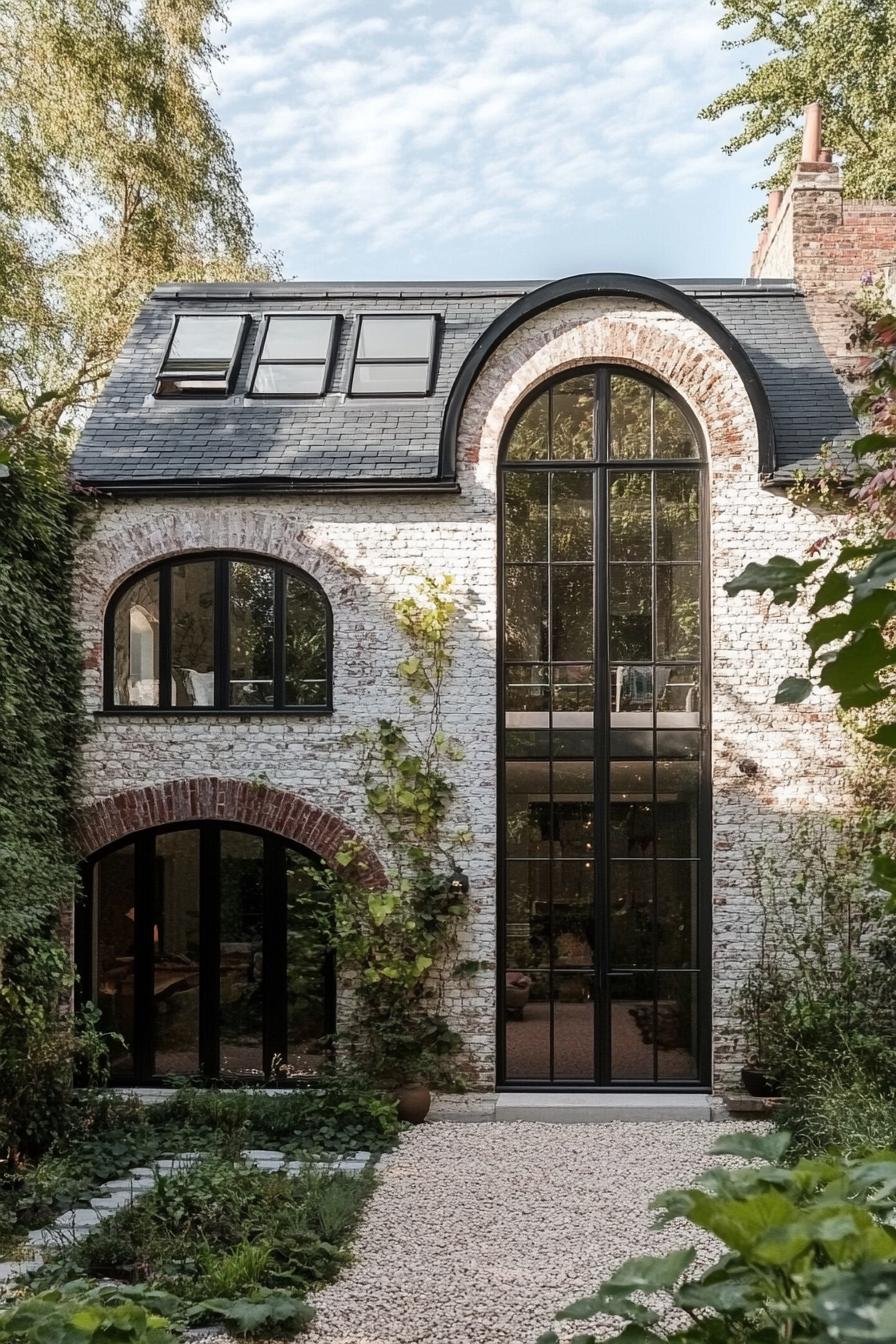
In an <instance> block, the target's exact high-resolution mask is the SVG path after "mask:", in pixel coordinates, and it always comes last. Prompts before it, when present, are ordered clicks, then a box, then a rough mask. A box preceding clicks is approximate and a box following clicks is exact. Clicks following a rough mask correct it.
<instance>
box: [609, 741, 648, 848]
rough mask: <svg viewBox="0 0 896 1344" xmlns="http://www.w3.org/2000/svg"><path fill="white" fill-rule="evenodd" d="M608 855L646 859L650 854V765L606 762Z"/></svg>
mask: <svg viewBox="0 0 896 1344" xmlns="http://www.w3.org/2000/svg"><path fill="white" fill-rule="evenodd" d="M609 820H610V853H611V854H614V855H618V856H620V857H622V858H629V859H636V858H647V857H649V856H650V855H651V854H652V853H653V762H652V761H611V762H610V819H609Z"/></svg>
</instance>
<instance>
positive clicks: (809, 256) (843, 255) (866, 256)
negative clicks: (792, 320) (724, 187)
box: [752, 166, 896, 378]
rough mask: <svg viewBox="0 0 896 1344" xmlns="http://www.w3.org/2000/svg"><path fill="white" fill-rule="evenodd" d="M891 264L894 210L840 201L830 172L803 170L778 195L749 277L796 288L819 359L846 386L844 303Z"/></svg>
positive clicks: (848, 312)
mask: <svg viewBox="0 0 896 1344" xmlns="http://www.w3.org/2000/svg"><path fill="white" fill-rule="evenodd" d="M894 260H896V203H893V202H889V201H868V202H862V201H850V200H846V201H845V200H844V199H843V188H842V184H841V179H840V173H839V171H838V170H837V169H836V168H819V170H818V171H810V170H809V169H808V168H806V167H805V166H804V168H803V169H802V170H801V171H798V172H797V173H796V174H795V175H794V180H793V182H792V183H791V185H790V187H789V188H788V189H787V191H786V192H785V194H784V199H783V201H782V202H781V206H780V208H779V210H778V213H777V215H776V216H775V218H774V220H773V221H772V224H771V226H770V228H769V229H768V231H767V236H766V238H765V241H764V243H763V245H762V247H761V248H760V250H759V253H758V256H757V259H756V261H755V262H754V266H753V271H752V273H753V274H754V275H756V276H759V277H765V278H768V279H780V278H783V277H792V278H793V279H794V280H796V282H797V284H798V285H799V286H800V287H801V288H802V289H803V290H804V291H805V295H806V304H807V307H808V309H809V313H810V315H811V318H812V322H813V324H814V326H815V328H816V330H817V332H818V334H819V337H820V339H821V343H822V345H823V346H824V349H825V352H826V353H827V355H828V357H829V359H830V360H831V363H832V364H833V365H834V367H835V369H837V371H838V373H840V374H841V375H842V376H843V377H844V378H847V377H848V375H849V374H850V372H851V370H852V368H853V367H854V364H855V356H854V355H852V354H851V353H850V352H849V350H848V349H847V342H848V340H849V337H850V335H851V333H852V330H853V327H854V325H855V316H854V314H853V312H852V301H853V298H854V296H855V294H856V291H857V290H858V289H859V287H860V284H861V278H862V274H863V272H865V271H870V272H871V273H872V275H874V277H875V278H878V277H879V276H880V275H881V274H882V273H883V272H884V270H885V268H886V267H887V266H888V265H889V264H890V263H892V262H893V261H894Z"/></svg>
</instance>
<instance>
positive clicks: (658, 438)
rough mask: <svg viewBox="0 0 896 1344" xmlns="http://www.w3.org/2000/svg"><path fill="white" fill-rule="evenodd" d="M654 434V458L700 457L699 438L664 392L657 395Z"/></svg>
mask: <svg viewBox="0 0 896 1344" xmlns="http://www.w3.org/2000/svg"><path fill="white" fill-rule="evenodd" d="M653 434H654V438H653V445H654V446H653V455H654V457H699V456H700V449H699V446H698V443H697V438H696V436H695V434H694V431H693V430H692V429H691V427H690V425H689V424H688V422H687V420H686V419H685V416H684V412H683V411H682V410H681V408H680V407H679V406H677V405H676V403H675V402H674V401H672V400H671V398H670V397H666V396H663V394H662V392H657V394H656V407H655V410H654V431H653Z"/></svg>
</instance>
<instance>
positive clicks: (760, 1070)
mask: <svg viewBox="0 0 896 1344" xmlns="http://www.w3.org/2000/svg"><path fill="white" fill-rule="evenodd" d="M776 981H777V977H776V976H775V974H774V967H773V966H772V965H771V964H770V963H769V960H768V958H767V956H766V955H765V946H764V943H763V947H762V950H761V953H760V956H759V959H758V960H757V962H756V964H755V965H754V966H753V968H752V969H751V970H750V971H749V972H748V973H747V975H746V977H745V978H744V980H743V981H742V983H741V986H740V991H739V994H738V1010H739V1015H740V1019H741V1024H742V1026H743V1029H744V1036H745V1038H746V1042H747V1051H746V1055H745V1057H744V1064H743V1068H742V1069H741V1071H740V1080H741V1082H742V1083H743V1087H744V1091H745V1092H746V1093H747V1094H748V1096H751V1097H778V1096H780V1095H781V1093H780V1088H779V1086H778V1084H777V1082H776V1081H775V1079H774V1078H773V1077H772V1076H771V1075H770V1074H769V1072H768V1067H767V1063H766V1060H765V1057H764V1054H763V1050H764V1045H765V1041H766V1037H767V1031H766V1027H767V1025H768V1021H769V1014H770V1013H771V1012H773V1010H774V1006H775V999H776V990H777V989H779V988H780V987H779V986H777V984H776Z"/></svg>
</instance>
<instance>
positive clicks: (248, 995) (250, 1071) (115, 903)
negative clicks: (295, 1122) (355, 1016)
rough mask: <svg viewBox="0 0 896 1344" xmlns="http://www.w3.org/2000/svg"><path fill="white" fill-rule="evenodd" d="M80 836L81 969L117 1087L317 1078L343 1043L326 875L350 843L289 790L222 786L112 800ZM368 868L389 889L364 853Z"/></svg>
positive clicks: (349, 834)
mask: <svg viewBox="0 0 896 1344" xmlns="http://www.w3.org/2000/svg"><path fill="white" fill-rule="evenodd" d="M77 824H78V838H79V844H80V848H81V851H82V853H83V854H84V857H85V863H84V877H85V893H86V899H85V900H84V901H83V902H81V903H80V905H79V907H78V912H77V917H76V938H75V952H76V961H77V964H78V969H79V977H80V982H81V992H82V996H83V997H84V998H90V999H91V1000H92V1001H93V1002H94V1003H96V1004H97V1006H98V1007H99V1009H100V1013H101V1018H102V1025H103V1027H104V1029H105V1030H107V1031H109V1032H110V1033H113V1035H112V1037H111V1039H112V1041H113V1046H112V1050H111V1059H112V1080H113V1082H117V1083H122V1084H134V1083H137V1084H152V1083H158V1082H159V1081H162V1080H164V1079H165V1078H166V1077H169V1076H171V1075H172V1074H175V1075H186V1076H192V1075H196V1074H201V1075H204V1076H206V1077H209V1078H218V1079H222V1080H232V1081H237V1080H240V1079H242V1080H248V1079H254V1080H256V1081H258V1080H259V1078H261V1077H269V1076H271V1075H272V1074H273V1073H274V1072H277V1073H278V1074H280V1075H281V1076H282V1075H283V1074H284V1073H285V1074H287V1075H288V1076H292V1077H303V1076H305V1077H307V1076H310V1075H313V1074H314V1073H315V1072H316V1070H317V1068H318V1067H319V1065H320V1063H321V1062H322V1060H323V1059H324V1058H325V1055H326V1050H327V1042H328V1039H329V1038H330V1037H331V1035H332V1032H333V1030H334V1028H335V975H334V966H333V958H332V951H331V944H330V939H329V936H328V934H327V932H326V930H327V928H328V926H329V922H330V918H331V913H330V902H329V897H328V896H327V894H326V889H325V888H324V887H322V885H321V883H320V881H319V880H318V879H317V877H316V873H317V872H318V870H319V867H320V863H321V861H323V862H325V863H326V862H328V861H332V860H333V859H334V858H335V856H336V854H337V853H338V852H339V850H340V848H341V847H342V846H343V845H345V844H346V842H348V841H355V842H358V837H357V836H356V834H355V833H354V831H353V830H352V829H351V828H350V827H348V826H347V825H346V824H345V823H343V822H342V821H340V819H339V818H337V817H335V816H333V814H331V813H327V812H324V811H323V810H322V809H320V808H318V807H316V806H314V805H313V804H310V803H308V802H307V801H305V800H304V799H301V798H297V797H295V796H294V795H291V794H289V793H286V792H285V791H283V790H279V789H272V788H270V787H269V786H266V785H257V786H256V785H249V784H242V783H240V782H239V781H234V780H222V779H200V780H181V781H177V782H175V783H171V784H166V785H161V786H156V787H149V788H146V789H142V790H137V791H132V792H129V793H123V794H117V795H111V796H110V797H108V798H105V799H101V800H100V801H98V802H96V803H94V804H91V805H90V806H89V807H87V808H85V809H84V810H83V811H82V813H81V814H80V816H79V817H78V819H77ZM359 865H360V867H359V876H361V877H362V879H363V880H364V881H365V882H367V883H369V884H371V885H378V884H380V883H382V882H383V881H384V873H383V870H382V866H381V865H380V863H379V861H378V860H377V858H376V856H375V855H374V854H373V853H372V851H371V850H369V848H367V847H363V846H362V848H361V851H360V860H359Z"/></svg>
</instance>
